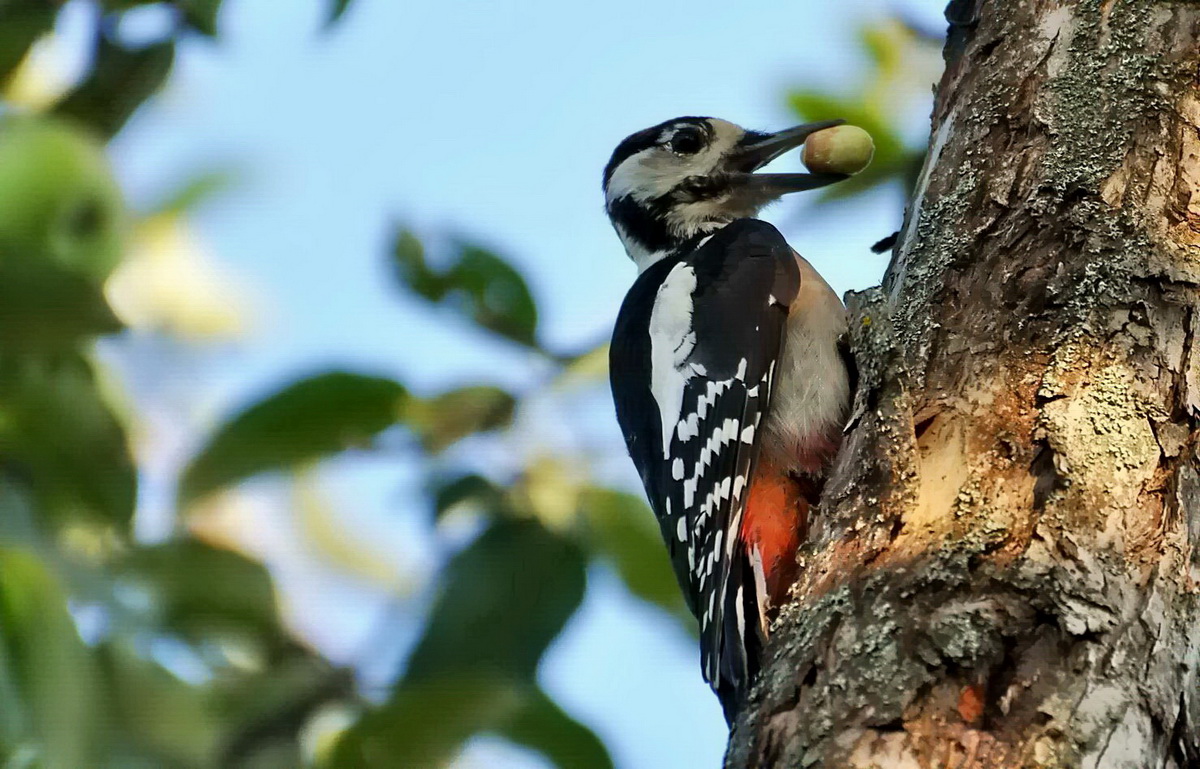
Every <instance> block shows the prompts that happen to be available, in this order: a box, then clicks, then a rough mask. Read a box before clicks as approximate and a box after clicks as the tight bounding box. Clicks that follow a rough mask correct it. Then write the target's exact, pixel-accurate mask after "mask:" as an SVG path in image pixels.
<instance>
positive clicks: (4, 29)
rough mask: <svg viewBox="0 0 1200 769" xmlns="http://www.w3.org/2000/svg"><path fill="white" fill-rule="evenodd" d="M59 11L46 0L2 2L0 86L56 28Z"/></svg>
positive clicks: (0, 18) (8, 0)
mask: <svg viewBox="0 0 1200 769" xmlns="http://www.w3.org/2000/svg"><path fill="white" fill-rule="evenodd" d="M57 13H58V9H57V8H56V7H55V6H54V4H52V3H48V2H46V1H45V0H7V2H0V86H3V85H4V83H5V81H7V80H8V79H9V78H10V77H11V76H12V74H13V72H15V71H16V69H17V67H18V66H20V64H21V62H22V61H24V59H25V55H26V54H28V53H29V49H30V48H31V47H32V46H33V44H34V43H35V42H37V40H38V38H40V37H41V36H42V35H45V34H46V33H48V32H50V31H51V30H53V29H54V19H55V16H56V14H57Z"/></svg>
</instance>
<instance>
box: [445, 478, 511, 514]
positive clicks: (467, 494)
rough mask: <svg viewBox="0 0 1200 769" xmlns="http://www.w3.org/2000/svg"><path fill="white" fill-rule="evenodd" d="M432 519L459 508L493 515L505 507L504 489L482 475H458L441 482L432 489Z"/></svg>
mask: <svg viewBox="0 0 1200 769" xmlns="http://www.w3.org/2000/svg"><path fill="white" fill-rule="evenodd" d="M433 501H434V504H433V517H434V520H435V521H437V520H441V518H442V517H443V516H445V515H447V514H449V513H450V512H452V511H454V510H456V509H458V508H460V507H473V508H476V509H478V510H481V511H484V512H489V513H495V512H500V511H501V510H503V509H505V507H506V504H507V503H506V500H505V495H504V489H502V488H500V487H499V486H497V485H496V484H494V483H492V482H491V481H489V480H488V479H487V478H484V477H483V476H482V475H477V474H474V473H472V474H470V475H460V476H457V477H455V478H452V479H449V480H443V481H442V482H440V483H439V484H437V485H436V486H435V487H434V489H433Z"/></svg>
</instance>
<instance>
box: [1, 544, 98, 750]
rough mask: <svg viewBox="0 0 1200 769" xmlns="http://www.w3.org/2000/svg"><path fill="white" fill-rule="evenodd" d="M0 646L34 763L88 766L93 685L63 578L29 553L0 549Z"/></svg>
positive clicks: (92, 743)
mask: <svg viewBox="0 0 1200 769" xmlns="http://www.w3.org/2000/svg"><path fill="white" fill-rule="evenodd" d="M0 647H3V650H4V654H3V656H4V657H5V659H4V661H5V662H6V663H7V667H8V670H7V676H6V677H8V678H9V679H10V680H13V681H16V682H17V684H18V687H19V689H20V691H21V698H22V701H23V703H24V706H25V713H26V719H25V725H26V727H27V728H28V732H27V734H26V738H27V739H28V740H30V741H31V742H30V743H29V744H32V745H33V746H34V747H35V748H36V755H37V757H38V758H37V762H36V765H37V766H38V767H39V769H79V767H83V766H94V765H95V756H94V755H92V752H93V750H94V749H95V747H96V737H97V736H98V735H97V729H96V724H97V712H98V711H97V705H98V703H99V698H98V694H99V691H98V687H99V684H100V681H99V679H98V677H97V675H96V671H95V669H94V668H93V664H92V660H91V657H90V656H89V653H88V649H87V647H86V646H84V644H83V641H82V640H81V639H80V638H79V634H78V632H77V631H76V629H75V623H74V621H73V620H72V619H71V615H70V613H68V611H67V596H66V593H65V592H64V590H63V588H62V585H60V584H59V582H58V580H57V579H56V578H55V577H54V575H53V574H52V573H51V572H50V571H49V570H48V569H46V567H45V566H44V565H43V564H42V562H41V561H40V560H39V559H38V558H37V557H36V556H34V555H33V554H31V553H29V552H26V551H23V550H18V549H15V548H4V549H0Z"/></svg>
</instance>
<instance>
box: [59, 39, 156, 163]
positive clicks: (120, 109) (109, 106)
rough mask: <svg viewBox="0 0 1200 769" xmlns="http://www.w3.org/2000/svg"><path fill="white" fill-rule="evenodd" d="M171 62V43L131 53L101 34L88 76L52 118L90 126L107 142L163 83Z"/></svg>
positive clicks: (65, 98) (67, 97)
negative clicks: (55, 116)
mask: <svg viewBox="0 0 1200 769" xmlns="http://www.w3.org/2000/svg"><path fill="white" fill-rule="evenodd" d="M174 60H175V41H173V40H167V41H164V42H161V43H155V44H153V45H148V46H146V47H144V48H138V49H133V48H126V47H125V46H123V45H121V44H120V43H119V42H117V41H116V40H113V39H112V38H110V37H109V36H108V35H107V34H101V35H99V36H97V38H96V51H95V54H94V58H93V63H92V70H91V72H89V73H88V76H87V77H86V78H84V80H83V82H81V83H80V84H79V85H77V86H75V88H74V89H72V90H71V92H70V93H68V94H67V95H66V96H64V97H63V99H62V101H60V102H59V103H58V104H56V105H55V106H54V110H53V111H54V114H56V115H60V116H63V117H67V118H70V119H72V120H76V121H78V122H80V123H83V124H84V125H88V126H91V127H92V128H93V129H94V130H95V131H96V132H97V133H99V134H100V135H101V136H103V137H105V138H110V139H111V138H112V137H113V136H115V135H116V134H117V132H118V131H120V130H121V127H122V126H124V125H125V123H126V121H128V120H129V118H130V117H131V116H132V115H133V113H134V112H135V111H137V108H138V107H140V106H141V105H142V102H144V101H146V99H148V98H150V97H151V96H152V95H153V94H154V93H156V92H157V91H158V89H159V88H161V87H162V85H163V83H165V82H166V80H167V76H168V75H169V74H170V72H171V65H172V63H173V62H174Z"/></svg>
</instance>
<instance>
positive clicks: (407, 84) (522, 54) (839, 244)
mask: <svg viewBox="0 0 1200 769" xmlns="http://www.w3.org/2000/svg"><path fill="white" fill-rule="evenodd" d="M941 5H942V3H941V2H936V1H935V0H909V2H904V3H894V4H889V3H885V2H882V1H876V0H854V1H848V2H839V3H830V2H801V3H791V4H780V3H766V2H738V3H732V2H726V3H715V2H700V3H698V2H687V3H685V2H657V3H650V2H645V0H640V1H636V2H635V1H634V0H607V1H606V2H600V3H569V2H562V0H557V1H555V2H550V1H548V0H530V1H528V2H498V1H497V0H490V1H484V0H456V1H455V2H445V1H443V2H434V1H432V0H391V1H388V0H357V1H356V2H355V3H354V4H353V5H352V7H351V10H350V12H349V13H348V15H347V17H346V18H345V20H344V22H343V23H342V24H341V25H340V26H339V27H337V28H336V29H335V30H334V31H333V32H332V33H331V34H327V35H322V34H320V33H319V32H318V29H319V26H320V21H321V18H322V16H323V14H324V13H325V3H323V2H316V1H315V0H293V1H292V2H289V3H287V8H288V11H287V12H283V11H281V8H282V7H283V4H282V3H279V2H278V0H226V2H225V6H226V7H225V9H224V10H223V12H222V16H221V18H220V29H221V37H220V39H219V41H218V42H215V43H213V42H210V41H205V40H201V39H197V40H195V41H194V42H192V43H190V44H188V45H186V46H185V47H184V49H183V50H182V52H181V57H180V59H179V62H178V65H177V69H176V74H175V77H174V80H173V81H172V85H171V88H170V89H169V91H168V92H167V93H166V94H164V95H163V96H162V97H161V98H160V99H159V100H158V101H157V102H155V103H154V104H153V105H152V106H151V107H149V108H148V109H146V110H145V111H143V113H141V114H140V115H139V116H138V117H137V119H136V120H135V121H134V123H132V124H131V126H130V127H129V129H128V131H127V132H126V133H124V134H123V135H122V136H121V137H120V138H119V139H118V141H117V144H116V146H115V160H116V163H117V165H118V172H119V173H120V175H121V177H122V180H123V182H124V183H125V185H126V188H127V190H128V191H129V194H130V196H131V198H132V199H133V200H134V201H135V202H138V201H142V202H146V201H151V200H153V199H154V198H155V196H156V195H157V194H159V193H160V192H161V191H162V190H163V189H165V188H168V187H170V186H171V184H172V183H173V182H175V181H177V180H179V179H181V178H183V177H185V176H186V175H187V174H188V173H189V172H191V171H193V170H196V169H202V168H208V167H212V166H214V165H216V166H229V167H233V168H236V169H238V173H239V179H240V181H239V183H238V184H237V185H235V186H234V187H233V188H232V189H231V190H230V191H228V192H227V193H225V194H223V195H222V196H220V197H219V198H218V199H217V200H215V201H214V202H213V203H211V204H209V205H207V206H206V207H204V208H203V209H202V210H201V211H200V212H198V214H197V216H196V220H195V223H196V226H197V228H198V230H199V232H200V233H201V235H202V236H203V238H204V239H205V241H206V242H207V243H208V244H209V245H210V246H211V247H212V249H213V251H214V252H215V253H216V254H217V255H218V256H219V258H220V260H221V262H222V264H223V265H224V266H225V268H226V269H227V270H228V271H230V272H231V273H233V274H234V275H236V276H238V278H239V280H241V281H242V282H244V283H245V284H246V285H247V286H248V287H249V289H250V291H251V293H252V294H253V295H254V296H255V297H256V298H257V302H258V318H259V320H258V323H257V324H256V326H255V329H254V333H253V334H252V335H251V336H250V337H248V338H247V339H245V340H243V341H242V342H240V343H239V344H238V345H237V346H236V348H233V349H232V350H226V351H225V352H223V353H222V354H221V355H220V356H217V357H216V358H214V359H212V360H210V361H209V363H211V366H210V367H209V368H208V370H206V372H205V375H204V376H203V377H202V387H203V395H204V397H205V398H206V399H207V400H208V401H210V402H211V403H212V407H211V410H212V412H213V413H214V414H219V413H228V412H229V411H231V410H233V409H236V408H238V407H239V406H241V405H244V404H245V403H247V402H249V401H250V400H252V399H254V398H255V397H257V396H258V395H260V394H262V393H264V392H267V391H269V390H271V389H273V388H275V387H277V386H279V385H280V384H282V383H283V382H285V381H287V380H288V379H290V378H292V377H294V376H296V375H298V374H301V373H307V372H312V371H315V370H319V369H322V368H327V367H331V366H341V367H347V368H353V369H358V370H366V371H374V372H385V373H389V374H391V375H394V376H396V377H398V378H400V379H401V380H402V381H404V382H406V383H407V384H409V385H410V386H411V387H413V388H415V389H417V390H435V389H437V388H440V387H444V386H450V385H453V384H458V383H461V382H465V381H474V380H479V379H483V380H491V381H497V382H501V383H505V384H509V385H512V386H520V385H521V384H524V383H528V382H530V381H531V378H532V377H533V374H531V370H530V362H529V360H528V359H527V358H526V357H525V356H523V355H522V354H520V353H519V352H517V351H514V350H507V349H497V348H496V347H494V346H491V345H487V344H483V343H482V341H481V340H480V339H479V338H478V337H477V336H474V335H473V334H472V333H471V332H469V331H467V330H465V329H464V328H463V327H462V326H461V325H459V324H458V323H456V322H455V321H453V320H452V319H451V318H449V317H448V316H446V315H442V314H435V313H430V312H429V311H427V310H426V309H424V308H422V307H420V306H419V305H417V304H415V303H413V302H410V301H407V300H406V299H404V298H403V297H401V296H400V295H399V294H398V292H397V291H396V290H395V289H394V287H393V285H392V284H391V282H390V280H389V278H388V274H387V271H386V262H385V258H384V257H385V253H386V248H387V241H388V234H389V232H390V231H391V227H392V224H393V223H395V222H406V223H410V224H412V225H414V226H416V227H417V228H418V229H419V230H420V231H422V232H423V233H428V234H432V235H436V234H443V233H459V234H465V235H467V236H469V237H471V238H474V239H476V240H478V241H480V242H482V243H484V244H486V245H489V246H491V247H494V248H495V249H496V250H498V251H499V252H500V253H502V254H504V255H506V256H508V257H509V258H511V260H512V261H513V262H514V263H515V264H516V265H517V266H518V267H519V268H520V269H521V270H522V271H523V272H524V273H525V275H526V276H527V277H528V279H529V281H530V284H531V286H532V288H533V290H534V292H535V294H536V296H537V298H538V300H539V305H540V307H541V310H542V317H541V329H542V333H543V335H544V338H545V339H546V340H547V341H548V342H549V344H550V345H551V346H554V347H560V348H564V349H573V348H577V347H581V346H584V345H588V344H592V343H595V342H598V341H600V340H601V339H602V338H604V337H605V336H606V335H607V334H608V333H609V331H610V330H611V324H612V320H613V317H614V315H615V312H616V308H617V307H618V305H619V303H620V300H621V298H622V296H623V295H624V292H625V291H626V289H627V288H628V286H629V284H630V283H631V281H632V280H633V278H634V276H635V269H634V267H633V265H632V263H630V262H629V261H628V259H626V257H625V256H624V254H623V253H622V251H621V248H620V245H619V243H618V242H617V240H616V238H615V236H614V235H613V234H612V232H611V229H610V227H609V224H608V222H607V220H606V219H605V217H604V215H603V211H602V206H601V202H602V201H601V196H600V191H599V180H600V171H601V169H602V167H603V165H604V162H605V161H606V160H607V158H608V155H609V153H610V152H611V150H612V148H613V147H614V146H615V145H616V143H617V142H618V141H619V140H620V139H621V138H623V137H624V136H625V135H627V134H629V133H631V132H632V131H635V130H638V129H640V128H643V127H645V126H648V125H651V124H653V123H657V122H659V121H661V120H664V119H666V118H669V117H673V116H676V115H684V114H708V115H717V116H720V117H724V118H727V119H730V120H733V121H735V122H738V123H741V124H743V125H748V126H752V127H755V128H760V129H777V128H782V127H784V126H786V125H788V124H790V122H792V121H791V118H790V117H789V115H788V114H787V112H786V110H785V107H784V99H783V95H784V91H785V88H786V87H788V86H795V85H807V86H825V87H829V88H834V89H836V88H838V87H839V86H842V87H844V86H845V84H848V83H852V82H854V81H855V79H856V77H857V75H858V74H859V73H860V72H861V67H862V60H861V56H860V52H859V50H858V47H857V42H856V40H855V38H854V31H855V29H856V27H857V26H858V25H859V24H861V23H863V22H865V21H868V20H870V19H872V18H878V17H880V16H882V15H884V14H885V13H887V12H888V11H889V10H891V9H895V8H902V9H904V10H905V11H906V12H907V13H909V14H910V15H911V16H913V17H915V18H918V19H920V20H922V21H924V22H926V23H927V24H928V25H929V26H930V27H932V28H936V25H937V22H938V18H939V14H940V7H941ZM780 167H784V168H788V167H794V168H795V169H798V168H799V160H798V158H797V157H792V158H787V159H784V160H782V161H780ZM899 213H900V212H899V197H898V196H897V194H896V193H894V192H883V193H879V194H875V195H871V196H867V197H865V198H862V199H859V200H856V201H854V202H853V203H852V204H849V205H844V206H839V207H837V208H828V209H822V210H821V211H820V212H819V215H812V214H811V212H810V215H808V216H805V214H804V209H803V207H802V205H800V204H797V203H795V202H789V203H785V204H783V205H781V206H779V207H778V208H777V209H774V210H773V211H772V212H771V213H770V214H768V215H767V217H766V218H768V219H772V220H774V221H776V222H777V223H780V224H781V225H782V228H783V229H784V231H785V234H786V235H787V236H788V238H789V240H790V242H791V243H792V244H793V245H794V246H795V247H796V248H797V249H798V250H800V251H801V252H802V253H804V254H805V255H806V256H807V257H808V258H809V260H810V261H812V262H813V264H814V265H815V266H816V267H817V268H818V269H819V270H821V271H822V273H823V274H825V275H826V277H827V278H828V279H829V281H830V282H831V283H832V284H833V286H834V287H835V289H837V290H838V291H839V292H841V291H845V290H847V289H853V288H863V287H865V286H868V285H871V284H873V283H875V282H877V280H878V278H879V275H880V274H881V272H882V270H883V267H884V266H885V259H884V258H883V257H879V256H875V255H872V254H871V253H870V252H869V251H868V247H869V246H870V244H872V243H874V242H875V241H876V240H878V239H879V238H881V237H883V236H884V235H886V234H888V233H889V232H891V231H892V230H893V229H895V227H896V225H897V224H898V220H899ZM176 374H177V375H178V374H179V372H178V371H177V372H176ZM580 408H584V409H590V410H591V413H588V414H585V415H584V417H585V418H584V419H583V420H581V421H582V422H585V423H587V424H590V425H594V426H595V429H596V431H597V432H598V433H599V434H600V435H602V436H606V437H607V439H609V440H611V445H612V446H613V448H614V451H616V452H618V453H619V448H617V447H618V444H617V442H616V431H615V425H614V424H613V422H612V416H611V404H610V403H609V402H608V401H607V399H605V398H592V399H590V400H588V401H587V402H585V403H583V404H582V405H581V406H580ZM616 460H617V463H615V464H614V467H618V468H619V469H617V470H614V472H617V473H620V474H623V479H622V480H623V481H624V482H625V483H627V484H632V483H633V473H632V468H631V467H626V464H627V463H626V462H625V461H624V460H623V458H622V457H620V456H617V457H616ZM325 477H326V479H327V482H328V484H329V486H330V487H331V489H332V490H333V493H335V494H336V496H337V498H338V499H341V500H350V501H352V502H353V507H354V509H355V512H354V514H353V515H352V516H350V517H349V518H348V522H347V525H348V526H356V527H359V528H360V529H361V530H362V531H367V532H373V533H378V534H379V536H380V538H381V540H382V541H385V542H395V543H396V547H397V551H398V553H399V554H398V555H397V558H402V557H404V554H405V553H406V552H407V553H410V554H411V551H412V549H413V544H412V543H413V540H414V539H417V540H419V537H420V535H419V534H418V533H417V529H416V527H415V526H414V525H413V524H412V522H411V521H408V522H405V521H402V520H398V518H401V517H403V516H405V515H408V516H409V517H410V518H411V517H415V516H412V515H411V514H410V513H409V511H408V510H407V509H406V510H402V511H397V509H396V508H397V507H405V508H412V507H416V506H418V505H419V504H420V503H419V500H418V497H417V494H418V491H419V486H418V485H417V479H416V477H415V476H414V475H413V473H412V472H411V468H408V469H406V468H404V467H395V466H392V465H391V464H390V462H389V460H387V459H386V458H385V459H383V460H380V459H376V460H371V461H370V462H368V463H366V464H365V465H363V464H362V463H360V464H358V465H356V466H355V467H353V468H342V469H339V468H338V467H335V468H333V469H332V470H330V471H329V472H328V474H327V475H326V476H325ZM631 488H632V485H631ZM398 498H400V499H401V504H400V505H397V499H398ZM299 584H301V585H302V587H301V588H299V589H300V590H307V589H311V590H312V591H313V601H312V606H313V607H314V608H313V610H312V611H311V613H310V615H309V616H308V617H307V622H308V623H309V624H310V625H311V626H312V627H313V628H314V629H315V628H318V627H324V626H328V625H329V624H330V623H335V624H338V626H339V627H341V628H342V632H341V633H340V635H341V636H342V637H343V638H342V640H345V644H343V646H344V647H345V648H350V647H352V646H353V645H354V641H355V640H356V636H357V635H360V634H362V633H365V632H367V628H369V627H370V626H371V625H372V623H373V621H374V617H373V616H372V612H373V611H376V610H378V609H379V608H380V607H379V606H378V605H376V604H371V603H370V602H365V603H364V602H351V603H350V604H349V606H350V607H351V608H349V609H347V608H346V604H344V603H343V602H341V601H340V596H341V595H342V592H341V591H340V588H338V587H336V586H335V587H330V586H329V585H327V584H323V583H321V580H319V579H309V580H307V581H304V580H300V583H299ZM592 587H593V590H592V591H591V592H590V594H589V595H590V597H589V600H588V602H587V604H586V605H585V607H584V609H583V611H582V612H581V613H580V614H579V615H578V616H577V617H576V618H575V620H574V621H573V622H572V624H571V625H570V626H569V627H568V629H567V631H566V633H565V634H564V637H563V638H562V639H561V641H560V642H559V643H558V644H557V645H556V646H555V648H554V649H553V650H552V653H551V654H550V657H549V659H548V660H547V662H546V664H545V666H544V668H543V671H542V672H543V679H544V682H545V684H546V686H547V688H548V689H550V691H551V692H552V693H553V694H555V695H556V696H557V697H558V698H559V699H560V701H561V702H562V703H563V704H564V705H565V706H566V707H567V709H568V710H569V711H570V712H572V713H573V714H575V715H576V716H577V717H579V718H580V719H581V720H583V721H585V722H586V723H588V724H589V725H590V726H592V727H593V728H594V729H595V730H596V731H597V732H598V733H600V735H601V736H602V737H603V738H604V739H605V741H606V742H607V743H608V745H609V746H610V749H611V750H612V752H613V754H614V758H615V759H616V760H617V763H618V766H620V767H626V768H630V767H632V768H637V767H655V768H656V769H669V768H670V767H680V768H683V767H697V766H716V765H717V764H718V763H719V760H720V756H721V752H722V750H723V748H724V743H725V729H724V724H723V721H722V719H721V717H720V712H719V709H718V707H717V704H716V700H715V698H713V697H712V696H711V694H710V693H709V692H708V690H707V688H706V687H705V686H704V684H703V682H702V681H701V679H700V674H699V670H698V667H697V661H696V656H697V655H696V651H695V649H694V648H693V646H692V643H691V641H690V640H688V639H686V638H684V637H683V636H682V634H681V633H679V632H678V631H677V630H675V629H674V628H673V627H672V626H671V625H670V624H669V623H668V621H666V620H664V619H663V618H661V617H658V616H655V615H654V614H653V613H651V612H649V611H648V610H646V609H644V608H642V607H640V606H638V605H636V604H634V603H632V602H631V601H629V600H628V599H626V598H625V597H623V595H622V593H621V590H620V588H619V587H618V586H617V585H616V583H615V581H614V580H613V578H612V577H611V575H607V574H605V573H602V572H597V573H595V574H593V575H592ZM314 633H315V634H316V635H318V636H321V633H320V632H317V631H316V630H314ZM338 635H339V634H338V633H333V634H325V635H324V636H322V638H324V639H325V643H326V644H327V645H328V646H329V647H338V645H339V643H338V641H339V639H338V638H337V637H336V636H338ZM337 651H338V650H337V648H332V650H331V653H334V654H336V653H337ZM463 761H464V765H468V766H488V767H513V768H514V769H515V768H517V767H532V766H539V765H540V764H539V763H538V762H537V760H536V759H535V758H534V757H532V756H530V755H528V754H526V753H523V752H521V751H517V750H515V749H509V748H507V747H504V746H500V745H498V744H497V743H495V742H493V741H486V740H485V741H479V742H477V743H476V744H475V745H473V746H472V747H471V749H470V750H469V751H468V753H467V755H466V756H465V757H464V760H463Z"/></svg>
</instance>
